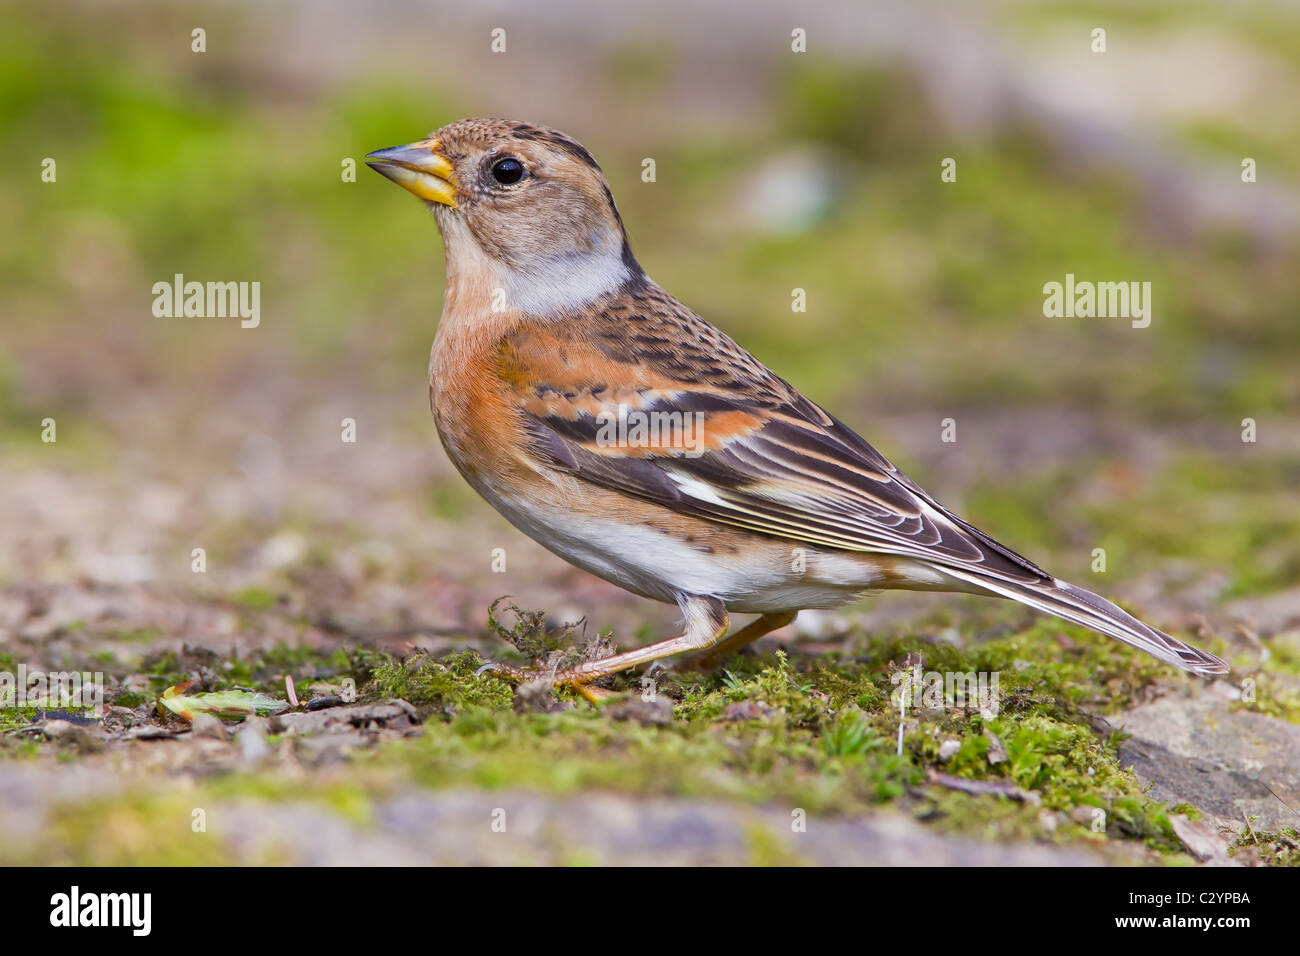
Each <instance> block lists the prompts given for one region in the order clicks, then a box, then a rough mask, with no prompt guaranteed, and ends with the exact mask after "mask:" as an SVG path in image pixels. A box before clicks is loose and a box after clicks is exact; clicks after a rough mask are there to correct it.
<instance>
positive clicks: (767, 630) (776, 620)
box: [689, 611, 799, 671]
mask: <svg viewBox="0 0 1300 956" xmlns="http://www.w3.org/2000/svg"><path fill="white" fill-rule="evenodd" d="M798 616H799V612H798V611H778V612H777V613H775V614H764V615H762V616H760V617H758V618H756V619H754V620H752V621H750V622H749V623H748V624H746V625H745V626H744V627H742V628H741V629H740V630H738V631H737V632H736V633H735V634H732V635H731V637H729V638H727V639H726V640H725V641H722V642H721V643H718V644H715V645H713V646H712V647H710V648H709V649H708V650H706V651H705V652H704V653H702V654H697V655H695V657H693V658H691V660H690V664H689V666H690V667H691V668H692V669H693V670H698V671H711V670H713V669H714V668H715V667H717V666H718V665H719V664H721V663H722V662H723V661H724V660H725V659H726V658H728V657H729V656H731V655H732V654H734V653H735V652H736V651H738V650H740V649H741V648H742V647H744V646H745V645H746V644H749V643H751V642H752V641H756V640H758V639H759V638H760V637H763V636H764V635H766V634H771V633H772V632H773V631H775V630H776V629H777V628H781V627H785V626H786V625H787V624H789V623H790V622H791V621H793V620H794V619H795V618H796V617H798Z"/></svg>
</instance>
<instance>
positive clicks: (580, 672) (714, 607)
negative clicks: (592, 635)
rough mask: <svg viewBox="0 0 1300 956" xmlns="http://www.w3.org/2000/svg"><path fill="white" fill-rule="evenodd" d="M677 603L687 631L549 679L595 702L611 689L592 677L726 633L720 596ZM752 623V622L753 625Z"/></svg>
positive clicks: (504, 670)
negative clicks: (605, 687) (599, 685)
mask: <svg viewBox="0 0 1300 956" xmlns="http://www.w3.org/2000/svg"><path fill="white" fill-rule="evenodd" d="M678 603H679V604H680V605H681V608H682V611H683V613H684V614H685V616H686V631H685V633H683V634H679V635H678V636H677V637H670V638H667V639H666V640H662V641H656V642H655V643H653V644H647V645H646V646H645V647H638V648H637V649H636V650H632V651H623V652H622V653H620V654H611V655H610V656H609V657H602V658H600V659H599V660H594V661H583V662H582V663H581V664H574V665H573V666H572V667H566V668H564V669H563V670H559V671H556V672H555V674H554V675H553V676H550V677H549V679H550V680H551V682H552V683H554V684H556V685H558V686H563V687H572V688H573V689H574V690H576V691H577V692H578V693H580V694H582V696H584V697H586V698H587V699H588V700H590V701H591V702H592V703H595V702H597V701H599V700H602V699H604V698H605V697H609V696H611V695H610V692H609V691H606V690H604V689H602V688H600V687H592V686H590V685H591V683H592V681H597V680H600V679H601V678H602V677H608V676H609V675H610V674H617V673H618V672H619V671H625V670H627V669H628V668H629V667H637V666H638V665H640V664H648V663H650V662H651V661H657V660H659V659H660V658H661V657H668V656H670V655H672V654H680V653H682V652H683V651H698V650H702V649H704V648H707V647H712V646H713V645H714V644H716V643H717V642H718V639H719V638H720V637H722V635H723V634H726V633H727V626H728V624H729V618H728V616H727V609H726V608H725V607H723V605H722V602H721V601H719V600H718V599H717V598H712V597H699V596H696V595H684V596H682V597H679V598H678ZM752 626H753V625H750V627H752ZM755 636H757V635H755ZM481 671H490V672H491V673H494V674H500V675H501V676H502V677H507V678H512V679H514V680H521V681H523V680H537V679H539V678H547V677H548V675H547V674H546V673H545V672H543V671H539V670H537V669H535V668H531V667H516V666H515V665H513V664H498V663H495V662H489V663H487V664H484V665H483V667H482V668H480V672H481Z"/></svg>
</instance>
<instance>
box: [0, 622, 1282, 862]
mask: <svg viewBox="0 0 1300 956" xmlns="http://www.w3.org/2000/svg"><path fill="white" fill-rule="evenodd" d="M493 621H494V628H495V632H496V635H497V637H498V638H501V639H503V640H502V641H501V642H500V651H501V654H506V653H509V651H508V650H507V648H508V645H507V643H506V641H507V640H509V641H511V642H516V641H519V640H520V638H521V637H524V636H527V635H531V637H532V639H533V641H534V643H533V644H531V645H528V644H527V643H526V642H525V646H531V647H532V648H533V649H534V650H535V651H538V652H542V653H549V652H551V651H554V649H555V648H556V647H563V646H564V645H565V644H566V642H570V645H571V641H572V637H573V629H572V628H557V629H552V630H551V631H550V632H549V633H547V634H546V635H545V637H543V636H542V634H540V633H539V626H540V618H539V617H537V616H534V615H531V614H529V613H528V612H523V613H522V614H521V616H520V618H519V619H518V623H517V624H515V625H514V626H513V627H506V626H504V625H502V624H500V623H497V622H496V619H495V618H493ZM934 634H941V635H942V637H935V636H933V635H934ZM927 635H930V636H927ZM1212 646H1213V649H1215V650H1217V651H1219V652H1224V651H1225V650H1227V648H1225V647H1224V646H1223V645H1222V644H1219V645H1218V646H1214V645H1212ZM845 647H846V650H845V651H843V652H839V653H832V654H808V653H801V652H798V651H797V650H794V651H791V652H787V651H781V650H778V651H765V652H762V653H752V652H748V653H742V654H739V655H736V656H734V657H732V658H731V659H730V660H728V661H727V662H725V664H724V666H723V667H722V668H721V669H720V670H718V671H717V672H715V673H712V674H699V673H695V672H691V671H689V670H686V669H680V670H676V671H657V672H655V673H654V674H653V675H652V677H651V678H650V679H649V680H643V679H642V678H641V677H640V676H638V675H635V674H634V675H621V676H619V677H616V678H614V679H613V681H612V684H613V687H614V688H615V689H617V690H621V691H623V692H624V693H623V694H622V695H621V696H619V697H616V698H613V699H611V700H610V701H607V702H605V703H603V704H602V705H600V706H593V705H590V704H588V703H587V702H586V701H584V700H582V699H581V698H580V697H576V696H575V695H573V694H572V693H570V692H568V691H564V690H561V691H556V692H555V695H554V698H551V697H547V698H546V699H545V701H544V702H542V703H540V704H539V701H538V699H537V698H528V699H525V698H523V697H520V696H517V695H516V693H515V691H514V689H513V688H512V687H511V685H510V684H508V683H507V682H505V681H504V680H502V679H500V678H499V677H497V676H495V675H493V674H491V673H490V672H489V673H479V669H480V667H481V665H482V663H483V660H484V659H483V657H482V656H481V655H480V653H479V651H477V650H471V649H464V650H459V651H453V652H451V653H445V654H442V655H438V656H435V655H433V654H430V653H428V652H426V651H421V650H416V651H414V652H412V653H410V654H409V655H406V656H405V657H402V658H398V657H394V656H392V655H389V654H387V653H383V652H379V651H374V650H367V649H364V648H352V649H338V650H335V651H333V652H322V651H318V650H317V651H313V650H308V649H303V648H296V649H290V648H284V647H275V648H270V649H266V650H264V651H259V652H255V653H253V654H250V655H248V656H247V657H245V658H243V659H240V660H230V661H213V660H208V661H207V663H206V664H204V665H202V666H204V667H209V668H212V669H214V670H215V671H216V672H218V673H223V674H224V675H225V676H224V678H222V679H221V680H220V683H221V684H222V685H223V686H239V687H248V688H254V689H258V690H262V691H264V692H266V693H273V694H274V693H282V692H283V688H284V683H283V677H284V674H285V673H296V674H298V675H300V677H302V678H303V679H302V680H301V681H300V686H304V687H305V686H308V685H309V684H310V682H311V680H312V679H315V680H317V681H319V682H321V683H322V684H323V685H324V686H327V687H334V686H337V685H338V684H339V683H340V682H342V681H344V680H346V679H349V678H350V679H351V680H352V681H354V682H355V684H356V686H358V687H359V688H360V691H361V699H362V700H367V699H375V700H382V699H387V698H392V697H400V698H402V699H405V700H407V701H409V702H411V703H413V704H414V705H415V706H416V708H417V710H418V711H419V713H420V715H421V717H422V719H423V721H424V723H423V733H422V734H420V735H418V736H412V737H405V738H402V739H399V740H392V741H389V742H386V743H382V744H380V745H379V746H377V747H374V748H372V749H369V750H364V751H361V752H359V753H357V754H356V755H355V756H354V757H353V758H352V759H351V760H350V761H349V763H348V765H347V768H346V773H339V772H334V773H323V774H314V775H311V776H309V777H308V778H306V779H304V778H303V777H301V775H298V776H292V777H288V776H286V775H284V774H272V773H266V772H234V773H222V774H218V775H216V776H211V775H203V776H201V777H199V778H197V779H192V780H189V781H188V782H187V783H186V785H185V787H184V788H182V789H183V792H176V791H174V790H172V789H171V788H167V787H161V786H158V787H153V788H133V789H130V790H128V791H127V792H126V793H125V794H124V795H121V796H118V797H113V798H110V799H107V800H103V801H96V802H93V803H83V804H79V805H76V806H75V807H74V806H68V807H66V808H63V809H60V810H58V811H56V812H55V814H54V816H53V818H52V824H51V826H52V831H51V832H50V833H47V834H46V837H47V838H49V839H51V840H52V841H53V842H52V844H50V845H57V846H60V847H61V848H62V849H61V850H60V851H59V852H60V853H62V854H67V859H66V862H95V863H104V862H118V863H120V862H150V863H220V862H228V861H227V860H226V859H225V857H224V854H225V852H226V851H225V850H223V849H221V848H220V846H219V845H218V844H215V843H212V842H202V841H199V842H196V841H191V840H185V839H173V840H168V839H166V838H165V837H164V836H162V835H160V834H159V832H158V829H159V828H158V827H157V826H154V825H153V824H154V823H156V821H158V820H160V819H173V818H174V820H175V821H176V822H177V823H178V825H180V822H181V821H183V819H184V818H185V816H186V815H187V814H189V813H190V812H191V808H193V807H194V806H196V805H204V806H210V805H215V804H217V803H220V802H222V801H230V800H245V799H252V800H270V801H276V800H285V799H292V800H296V801H304V800H305V801H308V802H309V803H311V804H313V805H317V806H319V807H321V808H322V809H325V810H327V811H328V812H330V813H335V814H339V815H341V816H343V817H344V818H346V819H347V820H349V821H351V822H353V823H357V824H360V825H363V826H364V824H365V822H366V820H367V818H368V814H369V812H370V811H369V809H368V807H369V806H370V804H371V802H372V801H373V800H375V799H378V798H380V797H382V796H384V795H387V794H391V793H392V792H393V791H394V790H395V789H397V788H401V787H404V786H412V785H414V786H419V787H431V788H473V789H477V790H487V791H492V790H498V789H500V790H511V791H519V790H525V791H528V790H531V791H537V792H541V793H550V794H559V795H564V794H577V793H590V792H610V793H618V794H624V795H627V796H629V797H633V798H651V797H680V798H698V799H716V800H724V801H734V802H737V803H743V804H745V805H759V806H765V807H775V808H781V809H783V810H785V811H787V812H789V811H793V810H795V809H798V810H802V811H803V812H805V813H807V814H809V815H810V816H812V817H814V818H818V817H827V816H851V815H854V814H862V813H871V812H879V811H894V812H901V813H904V814H907V815H909V816H911V817H912V818H914V819H916V820H918V821H921V822H922V823H923V824H924V825H925V826H926V827H929V828H932V829H934V830H936V831H939V832H943V833H949V834H954V835H960V836H963V837H974V838H977V839H983V840H995V841H1038V842H1045V843H1051V844H1055V845H1059V846H1071V845H1073V846H1082V847H1088V848H1093V849H1097V850H1101V851H1103V852H1108V853H1110V854H1111V855H1112V856H1115V857H1116V858H1118V859H1128V860H1132V861H1135V862H1136V861H1144V862H1165V863H1170V864H1189V863H1191V862H1193V861H1192V860H1191V858H1190V857H1188V856H1186V854H1185V851H1184V849H1183V847H1182V845H1181V844H1180V842H1179V840H1178V839H1177V837H1176V836H1175V834H1174V831H1173V828H1172V825H1171V822H1170V816H1171V815H1172V814H1174V813H1188V814H1189V815H1191V816H1192V817H1193V818H1196V817H1198V815H1199V814H1198V811H1197V809H1196V808H1195V807H1189V806H1180V807H1168V806H1165V805H1163V804H1161V803H1158V802H1156V801H1153V800H1151V799H1149V798H1148V796H1147V795H1146V794H1144V793H1143V790H1142V787H1141V786H1140V784H1139V783H1138V781H1137V779H1136V778H1135V777H1134V776H1133V774H1132V773H1130V772H1129V771H1127V770H1125V769H1124V768H1123V767H1121V765H1120V763H1119V760H1118V756H1117V746H1118V744H1119V742H1120V741H1121V739H1122V735H1121V734H1119V733H1116V732H1114V731H1112V730H1110V729H1109V728H1108V726H1107V724H1106V722H1105V720H1104V714H1106V713H1111V714H1113V713H1116V712H1120V711H1122V709H1123V708H1124V707H1125V706H1128V705H1131V704H1133V703H1135V702H1139V701H1142V700H1145V699H1149V698H1150V697H1151V696H1153V695H1156V694H1162V693H1170V692H1176V691H1177V689H1178V685H1179V684H1180V683H1182V682H1186V681H1188V679H1187V678H1183V677H1181V676H1175V675H1172V674H1171V672H1170V671H1169V669H1168V668H1166V667H1164V666H1163V665H1160V664H1159V663H1158V662H1155V661H1153V660H1151V659H1148V658H1146V657H1144V656H1142V655H1138V654H1135V653H1133V652H1130V651H1129V650H1128V649H1126V648H1123V647H1121V646H1118V645H1116V644H1114V643H1113V642H1109V641H1104V640H1101V639H1099V638H1095V637H1094V636H1092V635H1090V634H1089V633H1087V632H1086V631H1083V630H1081V629H1078V628H1073V627H1069V626H1063V625H1060V624H1058V623H1057V622H1053V621H1047V620H1038V621H1036V622H1034V623H1033V624H1032V625H1030V626H1028V627H1020V628H1011V627H1003V628H1001V629H1000V633H994V634H993V635H991V636H990V635H985V636H983V637H980V638H975V639H970V640H965V639H961V638H960V637H958V636H957V634H956V632H955V631H954V630H952V629H951V628H948V629H943V628H939V627H936V628H930V629H926V630H925V631H924V632H922V633H907V634H903V633H900V634H897V635H894V636H880V635H869V634H865V633H860V634H857V635H856V636H852V637H851V639H850V640H849V641H848V642H847V643H846V645H845ZM498 656H500V655H498ZM187 663H189V664H190V665H193V660H189V661H188V662H187ZM917 666H919V667H920V668H922V669H923V670H924V671H925V672H927V673H929V672H938V673H949V672H950V673H958V674H966V673H976V674H978V673H984V674H986V675H987V674H994V673H996V674H997V675H998V688H997V696H996V702H995V703H994V705H993V706H991V707H990V706H989V704H990V701H989V699H987V698H985V699H983V700H979V701H976V700H970V701H965V702H962V703H961V704H960V705H956V703H955V702H953V701H951V700H949V701H947V702H946V703H944V704H942V705H941V706H937V707H936V706H930V705H931V704H933V703H935V701H934V700H933V699H932V698H930V699H925V698H920V700H921V703H922V706H921V707H920V708H919V709H916V708H914V707H912V706H911V701H912V698H911V697H909V706H908V708H907V711H906V713H905V714H900V709H899V701H898V692H899V681H898V675H899V673H900V672H901V671H902V670H903V669H904V668H912V667H917ZM152 669H153V670H154V671H155V672H156V676H157V678H158V681H159V684H160V685H165V684H166V683H167V682H171V681H174V680H179V679H182V678H185V677H187V676H188V677H193V676H194V672H193V671H190V672H187V671H186V670H185V669H184V667H183V666H182V665H181V662H178V660H177V659H176V656H175V655H168V656H164V657H162V658H159V659H158V660H156V661H155V662H154V663H153V667H152ZM137 696H138V695H135V694H134V693H132V692H122V693H118V694H117V695H115V698H114V700H113V701H112V702H113V703H115V704H117V705H118V706H122V705H124V704H126V703H130V702H134V701H135V700H136V698H137ZM651 701H659V702H660V703H659V705H658V706H657V707H650V708H646V707H645V706H643V705H645V704H646V703H647V702H651ZM981 706H982V710H981ZM669 715H671V716H669ZM900 725H901V726H902V728H903V734H902V750H901V753H900V752H899V728H900ZM272 743H275V741H274V740H273V741H272ZM941 748H942V753H941ZM5 749H6V750H7V752H8V754H9V756H10V757H11V758H14V757H19V758H22V757H25V758H28V759H31V758H38V759H39V758H40V757H41V756H42V755H47V756H48V755H50V754H51V753H52V752H53V750H54V748H53V745H52V744H44V743H42V744H36V743H33V742H31V741H30V740H28V741H23V742H22V743H18V742H16V741H13V740H12V739H11V740H10V742H9V743H8V745H7V746H6V748H5ZM936 773H941V774H945V775H948V776H949V777H955V778H959V779H960V780H965V781H977V782H984V783H992V784H994V785H997V787H998V791H999V792H997V793H987V794H972V793H967V792H961V791H960V790H959V789H952V788H950V787H945V786H944V785H941V784H940V783H938V782H937V781H936V779H935V776H934V775H935V774H936ZM1094 808H1100V809H1101V810H1102V811H1104V818H1103V819H1104V821H1105V825H1104V827H1102V828H1101V829H1100V830H1098V828H1096V827H1095V826H1094V825H1093V819H1094V818H1093V815H1092V810H1093V809H1094ZM164 829H166V828H164ZM91 832H93V833H94V834H95V835H96V836H95V839H93V840H89V839H84V837H85V836H86V835H87V834H89V833H91ZM106 835H108V836H107V837H106ZM1237 845H1238V847H1244V846H1251V847H1253V848H1254V851H1255V852H1256V853H1257V854H1260V855H1261V857H1262V858H1263V859H1264V860H1265V861H1267V862H1276V863H1281V864H1289V863H1296V862H1297V861H1298V860H1300V857H1298V855H1297V854H1298V853H1300V851H1298V850H1297V839H1296V834H1295V833H1294V831H1282V832H1278V833H1265V832H1255V833H1253V834H1250V833H1244V834H1243V835H1242V838H1241V840H1239V841H1238V844H1237ZM78 848H80V849H78ZM756 852H757V851H756ZM758 856H760V857H761V856H762V854H761V853H759V854H758ZM268 862H274V860H268Z"/></svg>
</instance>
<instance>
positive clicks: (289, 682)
mask: <svg viewBox="0 0 1300 956" xmlns="http://www.w3.org/2000/svg"><path fill="white" fill-rule="evenodd" d="M284 690H285V693H286V694H288V695H289V703H290V704H292V705H293V706H294V707H298V706H300V705H299V703H298V695H297V694H295V693H294V692H293V675H292V674H285V675H284Z"/></svg>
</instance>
